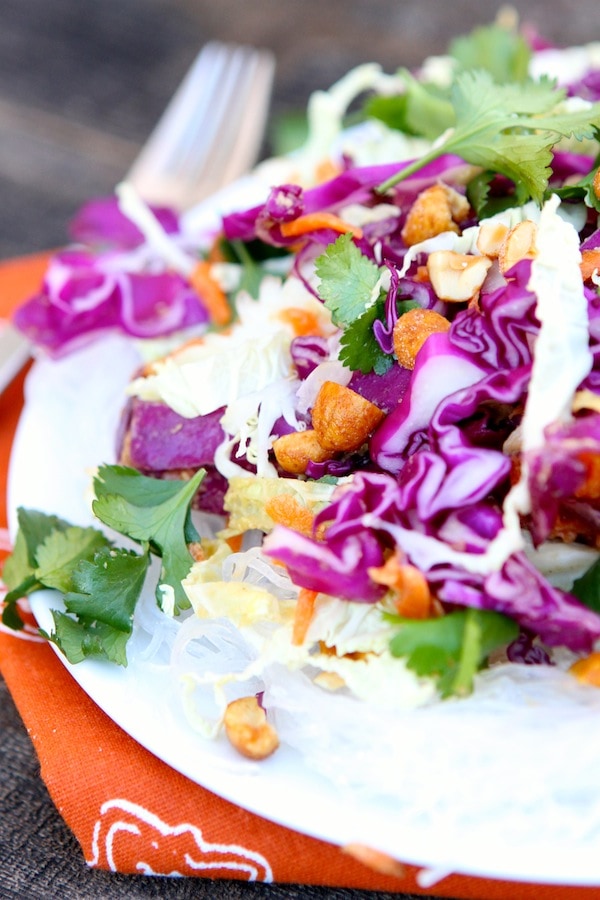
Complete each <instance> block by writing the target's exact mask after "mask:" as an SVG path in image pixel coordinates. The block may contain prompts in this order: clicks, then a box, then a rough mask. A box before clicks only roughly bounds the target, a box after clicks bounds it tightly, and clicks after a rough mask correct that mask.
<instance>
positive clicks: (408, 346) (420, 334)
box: [393, 307, 450, 369]
mask: <svg viewBox="0 0 600 900" xmlns="http://www.w3.org/2000/svg"><path fill="white" fill-rule="evenodd" d="M449 328H450V322H449V321H448V319H446V318H444V316H442V315H441V314H440V313H438V312H435V311H434V310H433V309H421V308H420V307H419V308H417V309H410V310H409V311H408V312H406V313H404V315H403V316H400V318H399V319H398V321H397V322H396V324H395V325H394V335H393V338H394V353H395V354H396V357H397V359H398V362H399V363H400V365H401V366H404V368H405V369H414V367H415V359H416V357H417V353H418V352H419V350H420V349H421V347H422V346H423V344H424V343H425V341H426V340H427V338H428V337H429V336H430V335H431V334H438V333H439V332H441V331H448V329H449Z"/></svg>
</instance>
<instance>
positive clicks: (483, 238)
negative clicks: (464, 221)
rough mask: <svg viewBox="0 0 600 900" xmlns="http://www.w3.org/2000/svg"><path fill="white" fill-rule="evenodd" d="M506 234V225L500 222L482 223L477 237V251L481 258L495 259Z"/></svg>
mask: <svg viewBox="0 0 600 900" xmlns="http://www.w3.org/2000/svg"><path fill="white" fill-rule="evenodd" d="M507 234H508V225H502V224H501V223H500V222H484V223H483V224H482V225H481V226H480V228H479V234H478V235H477V249H478V250H479V252H480V253H481V254H483V256H489V257H490V259H496V257H497V256H499V254H500V250H501V248H502V244H503V243H504V241H505V239H506V235H507Z"/></svg>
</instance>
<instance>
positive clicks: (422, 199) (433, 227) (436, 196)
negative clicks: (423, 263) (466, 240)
mask: <svg viewBox="0 0 600 900" xmlns="http://www.w3.org/2000/svg"><path fill="white" fill-rule="evenodd" d="M469 209H470V207H469V202H468V201H467V200H466V199H465V197H463V195H462V194H459V193H458V191H455V190H454V189H453V188H451V187H448V186H447V185H445V184H434V185H432V186H431V187H428V188H426V189H425V190H424V191H422V192H421V193H420V194H419V196H418V197H417V199H416V200H415V202H414V203H413V205H412V206H411V208H410V210H409V211H408V215H407V217H406V222H405V223H404V228H403V229H402V239H403V241H404V243H405V244H406V245H407V246H409V247H411V246H412V245H413V244H419V243H420V242H421V241H426V240H427V239H428V238H432V237H435V236H436V235H437V234H442V232H444V231H453V232H455V233H456V234H458V232H459V231H460V229H459V227H458V224H457V223H459V222H461V221H462V220H463V219H465V218H466V216H467V215H468V213H469Z"/></svg>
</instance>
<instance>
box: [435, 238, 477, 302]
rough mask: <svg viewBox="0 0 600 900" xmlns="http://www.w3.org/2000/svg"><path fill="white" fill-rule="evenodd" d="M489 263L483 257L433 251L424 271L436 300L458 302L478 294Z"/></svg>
mask: <svg viewBox="0 0 600 900" xmlns="http://www.w3.org/2000/svg"><path fill="white" fill-rule="evenodd" d="M491 265H492V261H491V260H490V259H488V258H487V256H471V255H470V254H466V253H456V252H455V251H454V250H434V252H433V253H430V254H429V257H428V260H427V271H428V272H429V278H430V279H431V284H432V286H433V289H434V291H435V292H436V294H437V296H438V297H439V298H440V300H447V301H449V302H450V303H461V302H465V301H468V300H474V299H476V298H477V297H478V296H479V291H480V290H481V286H482V285H483V282H484V281H485V278H486V275H487V273H488V269H489V268H490V266H491Z"/></svg>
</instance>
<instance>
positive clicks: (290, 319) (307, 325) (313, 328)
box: [279, 306, 320, 337]
mask: <svg viewBox="0 0 600 900" xmlns="http://www.w3.org/2000/svg"><path fill="white" fill-rule="evenodd" d="M279 318H280V319H281V320H282V322H286V323H287V324H288V325H291V327H292V328H293V329H294V333H295V334H296V335H297V336H298V337H302V336H304V335H306V334H319V331H320V326H319V319H318V318H317V316H316V315H315V313H314V312H312V311H311V310H308V309H301V308H300V307H299V306H288V307H286V308H285V309H282V310H281V312H280V313H279Z"/></svg>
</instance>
